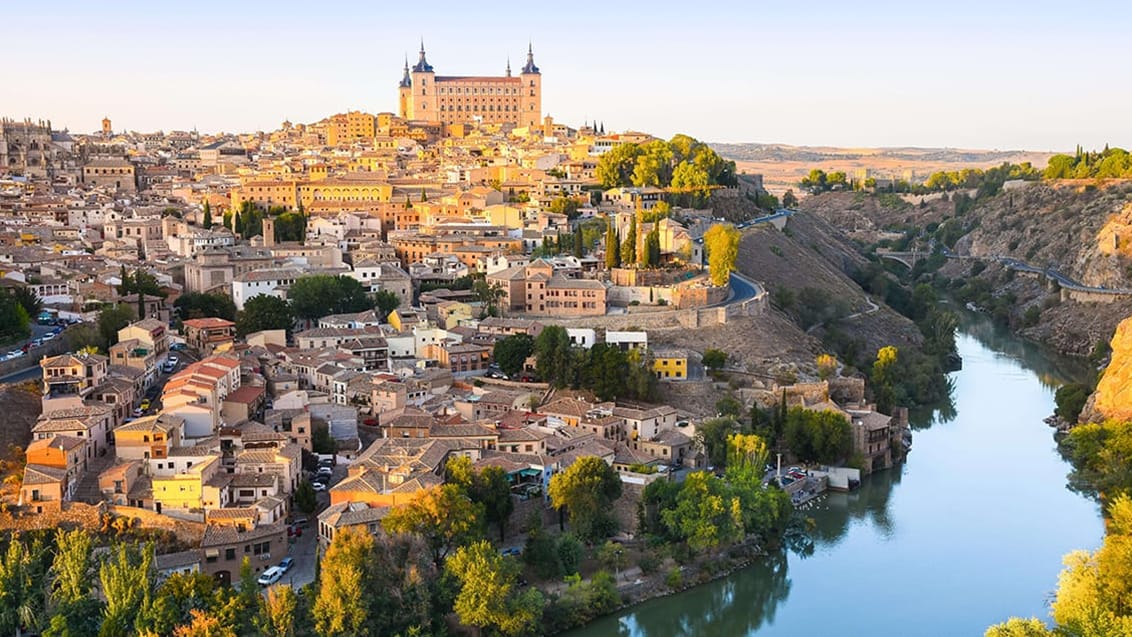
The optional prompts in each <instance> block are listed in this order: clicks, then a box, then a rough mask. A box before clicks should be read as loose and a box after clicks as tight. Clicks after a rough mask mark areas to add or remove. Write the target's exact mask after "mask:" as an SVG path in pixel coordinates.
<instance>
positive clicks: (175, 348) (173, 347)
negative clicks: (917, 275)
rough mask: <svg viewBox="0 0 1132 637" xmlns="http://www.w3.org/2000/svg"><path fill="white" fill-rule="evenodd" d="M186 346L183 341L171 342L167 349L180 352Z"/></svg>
mask: <svg viewBox="0 0 1132 637" xmlns="http://www.w3.org/2000/svg"><path fill="white" fill-rule="evenodd" d="M187 347H188V345H185V344H184V343H173V344H172V345H170V346H169V351H170V352H180V351H182V350H184V349H185V348H187Z"/></svg>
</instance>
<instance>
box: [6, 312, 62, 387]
mask: <svg viewBox="0 0 1132 637" xmlns="http://www.w3.org/2000/svg"><path fill="white" fill-rule="evenodd" d="M68 327H69V326H68ZM55 328H56V326H55V325H40V324H39V323H35V322H33V323H32V324H31V337H30V338H28V339H27V340H26V341H20V342H19V343H11V344H9V345H5V346H4V347H2V348H0V351H3V352H10V351H12V350H14V349H20V348H21V347H23V346H24V345H28V344H30V343H31V342H32V341H33V340H35V339H37V338H39V337H41V336H43V335H44V334H47V333H48V332H50V331H51V330H53V329H55ZM66 335H67V328H66V327H64V328H63V331H62V332H60V333H59V335H58V336H56V337H55V338H56V339H60V338H64V337H65V336H66ZM42 351H43V350H41V349H39V348H32V347H29V348H28V351H27V353H26V354H24V357H23V358H21V359H20V360H22V361H24V362H26V363H27V365H28V367H27V369H24V370H22V371H19V372H16V373H14V374H9V375H8V376H5V377H3V378H0V382H4V383H22V382H24V381H25V380H33V379H36V378H39V376H40V372H39V359H40V358H41V357H42Z"/></svg>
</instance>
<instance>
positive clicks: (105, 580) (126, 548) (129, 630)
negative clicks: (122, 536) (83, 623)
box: [98, 544, 155, 637]
mask: <svg viewBox="0 0 1132 637" xmlns="http://www.w3.org/2000/svg"><path fill="white" fill-rule="evenodd" d="M98 579H99V582H100V583H101V585H102V586H101V588H102V594H103V596H104V597H105V598H106V610H105V611H104V614H103V620H102V629H101V630H100V631H99V635H100V637H126V636H127V635H132V634H134V620H135V619H137V617H138V614H139V613H141V612H142V610H143V609H144V608H145V607H146V606H148V605H149V603H150V601H151V600H152V599H153V589H154V582H155V571H154V565H153V545H146V546H144V547H138V546H136V545H127V544H119V545H117V546H116V547H113V548H112V549H111V550H110V554H109V555H107V556H106V557H105V558H104V559H103V561H102V565H101V567H99V570H98Z"/></svg>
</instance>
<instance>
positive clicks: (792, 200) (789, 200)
mask: <svg viewBox="0 0 1132 637" xmlns="http://www.w3.org/2000/svg"><path fill="white" fill-rule="evenodd" d="M782 207H783V208H788V209H790V210H793V209H794V208H797V207H798V197H797V196H795V195H794V191H793V190H787V191H786V192H785V193H783V194H782Z"/></svg>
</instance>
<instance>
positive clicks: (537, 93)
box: [519, 42, 542, 128]
mask: <svg viewBox="0 0 1132 637" xmlns="http://www.w3.org/2000/svg"><path fill="white" fill-rule="evenodd" d="M519 79H520V85H521V86H522V95H521V98H520V100H519V126H526V127H529V128H535V127H537V126H538V125H539V124H540V121H541V120H542V74H541V73H540V72H539V69H538V67H537V66H535V54H534V47H533V46H532V45H531V44H530V43H529V42H528V43H527V63H526V65H524V66H523V70H522V71H520V73H519Z"/></svg>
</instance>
